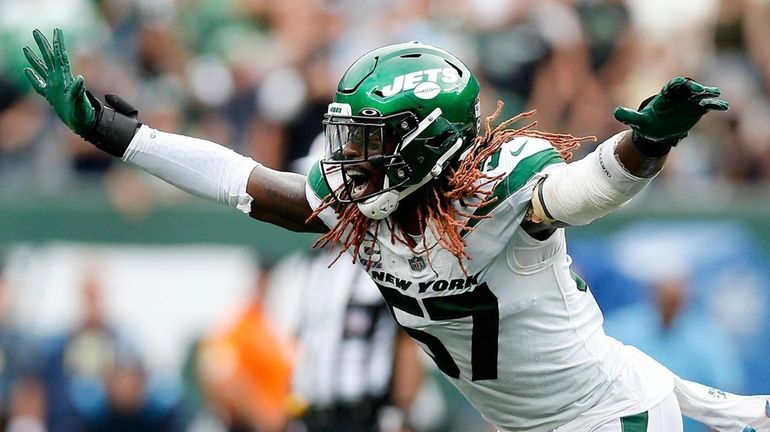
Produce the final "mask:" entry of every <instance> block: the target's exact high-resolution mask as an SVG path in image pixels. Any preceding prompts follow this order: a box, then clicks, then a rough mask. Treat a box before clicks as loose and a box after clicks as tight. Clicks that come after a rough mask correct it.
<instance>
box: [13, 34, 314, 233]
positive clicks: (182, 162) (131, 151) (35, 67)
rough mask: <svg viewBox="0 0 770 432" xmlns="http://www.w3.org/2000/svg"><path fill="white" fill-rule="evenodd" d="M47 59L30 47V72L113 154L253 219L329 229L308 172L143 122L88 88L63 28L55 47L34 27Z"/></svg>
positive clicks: (72, 124) (70, 122)
mask: <svg viewBox="0 0 770 432" xmlns="http://www.w3.org/2000/svg"><path fill="white" fill-rule="evenodd" d="M33 36H34V38H35V42H36V43H37V46H38V48H39V49H40V53H41V56H42V59H41V58H40V57H38V56H37V55H36V54H35V53H34V52H33V51H32V50H31V49H30V48H29V47H24V55H25V56H26V58H27V60H28V61H29V63H30V66H31V67H30V68H27V69H25V71H24V73H25V75H26V76H27V78H28V79H29V81H30V83H31V84H32V87H33V88H34V89H35V91H36V92H37V93H38V94H40V95H41V96H43V97H45V98H46V100H47V101H48V103H49V104H50V105H51V107H52V108H53V109H54V111H55V112H56V114H57V115H58V116H59V118H60V119H61V120H62V121H63V122H64V123H65V124H66V125H67V126H68V127H69V128H70V129H72V130H73V131H74V132H75V133H77V134H78V135H80V136H81V137H83V138H84V139H85V140H86V141H89V142H91V143H92V144H94V145H95V146H97V147H99V148H100V149H102V150H104V151H106V152H107V153H110V154H111V155H113V156H116V157H120V158H121V159H123V160H124V161H126V162H129V163H131V164H133V165H136V166H138V167H139V168H141V169H143V170H145V171H147V172H149V173H150V174H153V175H155V176H156V177H159V178H161V179H163V180H165V181H167V182H169V183H171V184H172V185H174V186H177V187H179V188H181V189H183V190H185V191H188V192H190V193H192V194H194V195H197V196H200V197H203V198H206V199H209V200H212V201H215V202H217V203H221V204H227V205H229V206H231V207H235V208H237V209H239V210H241V211H242V212H244V213H248V214H249V215H250V216H251V217H253V218H255V219H258V220H262V221H265V222H269V223H273V224H275V225H278V226H281V227H284V228H287V229H290V230H293V231H310V232H324V231H326V227H325V226H324V225H323V223H322V222H321V221H320V220H318V219H314V220H313V221H311V222H309V223H307V222H306V221H307V219H308V218H309V217H310V215H311V214H312V209H311V207H310V205H309V204H308V202H307V199H306V197H305V183H306V179H305V177H304V176H302V175H299V174H293V173H288V172H280V171H276V170H272V169H269V168H267V167H264V166H262V165H260V164H259V163H257V162H255V161H254V160H252V159H251V158H248V157H245V156H242V155H239V154H237V153H235V152H233V151H232V150H229V149H227V148H225V147H222V146H220V145H217V144H215V143H212V142H209V141H205V140H201V139H196V138H191V137H186V136H182V135H176V134H170V133H165V132H161V131H157V130H154V129H152V128H150V127H148V126H146V125H142V124H141V123H139V122H138V121H137V119H136V116H137V110H136V109H134V108H133V107H131V106H130V105H129V104H128V103H126V102H125V101H123V100H122V99H120V98H118V97H116V96H114V95H107V97H106V101H107V104H106V105H105V104H103V103H102V102H101V101H99V100H98V99H97V98H96V97H94V96H93V95H91V94H90V93H89V92H87V91H86V89H85V85H84V83H83V77H82V76H78V77H77V78H75V77H73V75H72V72H71V71H70V65H69V59H68V56H67V51H66V50H65V47H64V40H63V35H62V32H61V30H59V29H56V30H54V39H53V47H51V46H50V45H49V43H48V40H46V38H45V37H44V36H43V34H42V33H41V32H40V31H38V30H35V31H34V32H33Z"/></svg>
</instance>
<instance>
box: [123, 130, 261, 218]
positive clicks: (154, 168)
mask: <svg viewBox="0 0 770 432" xmlns="http://www.w3.org/2000/svg"><path fill="white" fill-rule="evenodd" d="M123 160H124V161H126V162H129V163H131V164H133V165H136V166H137V167H139V168H141V169H142V170H144V171H147V172H148V173H150V174H152V175H154V176H156V177H158V178H160V179H162V180H164V181H166V182H168V183H170V184H172V185H174V186H176V187H178V188H180V189H182V190H184V191H187V192H190V193H191V194H193V195H196V196H199V197H202V198H206V199H208V200H211V201H214V202H216V203H220V204H227V205H228V206H230V207H234V208H237V209H238V210H240V211H242V212H244V213H246V214H248V213H249V212H250V211H251V201H252V197H251V196H250V195H249V194H248V193H247V192H246V185H247V184H248V181H249V175H250V174H251V171H252V170H253V169H254V167H256V166H257V165H259V163H257V162H256V161H254V160H253V159H251V158H249V157H246V156H242V155H239V154H238V153H236V152H234V151H232V150H230V149H228V148H226V147H222V146H220V145H218V144H215V143H213V142H210V141H205V140H202V139H198V138H191V137H187V136H184V135H176V134H171V133H165V132H160V131H157V130H155V129H151V128H150V127H148V126H145V125H143V126H141V127H140V128H139V130H137V131H136V135H134V139H132V140H131V143H130V144H129V146H128V148H127V149H126V152H125V154H124V155H123Z"/></svg>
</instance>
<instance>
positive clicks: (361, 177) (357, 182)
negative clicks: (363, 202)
mask: <svg viewBox="0 0 770 432" xmlns="http://www.w3.org/2000/svg"><path fill="white" fill-rule="evenodd" d="M345 174H346V175H347V176H348V177H350V180H351V181H352V186H353V187H352V189H351V191H350V194H351V197H350V198H351V199H358V198H361V197H363V196H365V195H366V193H367V191H366V190H367V189H368V186H369V178H370V175H369V173H368V172H366V171H364V170H362V169H360V168H356V167H350V168H347V169H346V170H345Z"/></svg>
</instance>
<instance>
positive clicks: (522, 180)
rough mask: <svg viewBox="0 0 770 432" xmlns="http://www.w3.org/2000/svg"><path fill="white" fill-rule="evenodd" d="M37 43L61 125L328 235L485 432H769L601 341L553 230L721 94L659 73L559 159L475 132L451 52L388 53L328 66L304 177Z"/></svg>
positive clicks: (140, 163) (548, 148)
mask: <svg viewBox="0 0 770 432" xmlns="http://www.w3.org/2000/svg"><path fill="white" fill-rule="evenodd" d="M34 39H35V41H36V43H37V45H38V48H39V49H40V54H41V56H42V58H40V57H38V56H37V55H36V54H35V53H33V51H32V50H31V49H30V48H29V47H25V48H24V53H25V55H26V57H27V59H28V60H29V63H30V66H31V67H30V68H28V69H26V70H25V73H26V75H27V77H28V78H29V80H30V82H31V83H32V86H33V87H34V88H35V90H36V91H37V92H38V93H39V94H40V95H42V96H43V97H45V98H46V100H47V101H48V102H49V104H50V105H51V106H52V107H53V109H54V111H55V112H56V113H57V114H58V115H59V117H60V118H61V119H62V120H63V121H64V122H65V123H66V124H67V126H69V127H70V128H71V129H72V130H73V131H75V132H76V133H78V134H79V135H81V136H82V137H83V138H84V139H86V140H87V141H89V142H91V143H93V144H94V145H96V146H97V147H99V148H101V149H103V150H104V151H106V152H108V153H110V154H112V155H114V156H116V157H119V158H122V159H123V160H124V161H126V162H128V163H130V164H133V165H135V166H137V167H139V168H141V169H143V170H145V171H147V172H149V173H151V174H153V175H155V176H158V177H160V178H162V179H164V180H166V181H168V182H169V183H171V184H173V185H176V186H178V187H180V188H182V189H184V190H187V191H189V192H191V193H193V194H196V195H198V196H201V197H204V198H207V199H210V200H213V201H215V202H218V203H223V204H227V205H230V206H232V207H235V208H237V209H239V210H241V211H242V212H244V213H247V214H249V215H250V216H251V217H253V218H255V219H258V220H262V221H266V222H270V223H273V224H276V225H279V226H282V227H285V228H288V229H291V230H296V231H314V232H318V233H323V235H322V237H320V239H319V241H318V243H317V245H319V246H324V245H327V244H331V243H338V244H341V245H342V246H343V247H344V249H345V250H347V251H348V252H349V253H350V254H352V256H353V260H355V261H356V262H358V263H360V265H362V266H363V267H364V268H365V269H366V271H367V272H368V273H369V275H370V276H371V277H372V279H373V280H374V282H375V283H376V284H377V286H378V288H379V290H380V292H381V293H382V295H383V297H384V298H385V300H386V302H387V304H388V306H389V308H390V311H391V313H392V315H393V317H394V318H395V319H396V321H397V322H398V323H399V325H400V326H401V327H402V328H403V329H404V330H405V331H406V332H407V333H408V334H409V335H410V336H411V337H412V338H414V339H415V340H416V341H417V342H418V343H419V344H420V345H421V347H422V348H423V349H424V350H425V351H426V352H427V353H428V354H429V355H430V356H431V357H432V358H433V359H434V360H435V362H436V365H437V366H438V368H439V369H440V370H441V371H442V372H443V374H444V375H446V377H447V379H448V380H450V381H451V382H452V384H454V385H455V386H456V387H457V388H458V389H459V390H460V391H461V392H462V393H463V394H464V395H465V396H466V397H467V398H468V400H469V401H470V402H471V403H472V404H473V405H474V406H475V407H476V408H477V409H478V410H479V411H480V412H481V413H482V415H483V416H484V417H485V418H486V419H487V420H488V421H489V422H491V423H492V424H494V425H495V426H496V427H497V428H498V429H499V430H500V431H507V432H513V431H529V432H538V431H554V430H555V431H560V432H564V431H602V432H609V431H621V430H622V431H625V432H634V431H650V432H653V431H661V432H672V431H681V430H682V419H681V414H682V412H681V410H680V400H681V401H684V402H686V403H682V405H681V408H682V409H684V414H686V415H687V414H690V415H693V416H694V417H695V418H696V419H700V420H703V421H706V422H707V423H708V424H709V425H711V426H712V427H715V428H717V429H719V430H724V431H733V430H736V431H738V430H742V429H743V428H744V427H746V426H749V425H750V426H753V427H754V428H765V429H762V430H768V429H767V427H768V424H767V418H766V413H765V410H764V407H765V405H764V398H763V397H759V396H757V397H749V398H747V399H740V400H738V401H737V402H735V403H734V404H719V403H709V402H710V401H709V398H710V397H712V396H709V394H708V392H706V393H705V394H704V393H703V392H701V391H687V390H688V389H689V390H693V389H692V388H690V387H688V384H687V383H686V382H684V381H681V380H676V379H675V377H674V375H673V374H672V373H671V372H670V371H668V370H667V369H666V368H664V367H663V366H661V365H660V364H659V363H657V362H656V361H654V360H653V359H651V358H650V357H648V356H646V355H645V354H643V353H642V352H640V351H638V350H637V349H635V348H633V347H630V346H626V345H623V344H622V343H620V342H618V341H616V340H614V339H612V338H610V337H608V336H606V335H605V334H604V331H603V329H602V315H601V312H600V310H599V307H598V306H597V304H596V301H595V300H594V298H593V296H592V294H591V292H590V290H589V289H588V288H587V286H586V283H585V282H584V281H583V280H582V279H581V278H580V277H579V276H578V275H576V274H575V273H574V272H572V271H571V270H570V264H571V259H570V257H569V255H567V252H566V245H565V236H564V227H567V226H576V225H584V224H587V223H589V222H591V221H592V220H594V219H596V218H598V217H601V216H603V215H605V214H607V213H608V212H610V211H611V210H613V209H615V208H617V207H618V206H620V205H622V204H624V203H626V202H627V201H628V200H630V199H631V198H632V197H633V196H634V195H635V194H636V193H638V192H639V191H640V190H641V189H642V188H644V186H645V185H647V184H648V183H649V182H650V181H651V180H652V179H653V178H654V177H655V176H656V174H658V172H660V170H661V168H662V167H663V164H664V161H665V160H666V156H667V154H668V153H669V151H670V150H671V149H672V148H673V147H674V146H675V145H676V144H677V143H678V142H679V141H680V140H681V139H682V138H684V137H685V136H686V135H687V132H688V131H689V130H690V128H692V127H693V126H694V125H695V124H696V123H697V122H698V120H699V119H700V118H701V116H703V115H704V114H706V113H707V112H709V111H712V110H716V111H724V110H726V109H727V108H728V104H727V102H725V101H723V100H720V99H718V96H719V94H720V91H719V89H718V88H716V87H706V86H703V85H701V84H699V83H697V82H695V81H693V80H691V79H688V78H683V77H677V78H674V79H672V80H671V81H670V82H669V83H668V84H666V85H665V87H663V89H662V90H661V92H660V93H658V94H657V95H655V96H653V97H650V98H649V99H647V100H645V101H644V102H643V103H642V106H641V107H640V109H639V110H631V109H627V108H618V109H617V110H616V111H615V113H614V115H615V117H616V118H617V119H618V120H619V121H621V122H623V123H625V124H627V125H628V126H630V130H627V131H624V132H621V133H619V134H617V135H615V136H613V137H611V138H609V139H607V140H606V141H604V142H603V143H602V144H601V145H599V146H598V148H597V149H596V150H595V151H593V152H592V153H590V154H588V155H587V156H586V157H584V158H582V159H580V160H577V161H574V162H571V163H566V162H565V161H566V160H568V159H569V158H570V156H571V150H573V149H574V148H575V147H576V146H577V145H578V143H579V141H580V139H578V138H574V137H571V136H568V135H559V134H550V133H544V132H539V131H536V130H534V129H532V127H530V126H527V127H523V128H520V129H516V128H513V127H512V126H511V125H512V124H513V121H514V120H517V119H519V118H520V117H527V116H529V115H530V113H525V114H524V115H522V116H520V117H518V118H515V119H511V120H508V121H505V122H503V123H502V124H500V125H499V126H497V127H495V128H493V127H492V126H491V121H492V119H491V117H490V118H487V119H486V121H484V122H483V124H482V118H481V113H480V109H479V101H478V96H479V83H478V81H477V80H476V78H475V77H474V75H473V73H471V71H470V70H468V68H467V67H466V66H465V65H464V64H463V63H462V62H461V61H460V60H458V59H457V58H456V57H454V56H453V55H451V54H449V53H448V52H446V51H444V50H442V49H439V48H436V47H433V46H430V45H425V44H421V43H417V42H412V43H404V44H397V45H389V46H385V47H382V48H378V49H375V50H373V51H371V52H369V53H367V54H365V55H364V56H362V57H361V58H359V59H358V60H357V61H356V62H355V63H353V64H352V65H351V66H350V68H349V69H348V70H347V71H346V72H345V74H344V75H343V77H342V79H341V80H340V82H339V85H338V87H337V92H336V96H335V98H334V101H333V102H332V103H331V104H330V105H329V108H328V111H327V114H326V115H325V118H324V120H323V123H324V128H325V134H326V147H327V148H326V155H325V157H324V158H323V159H322V160H321V161H319V163H317V164H316V165H315V166H314V167H313V169H312V170H311V171H310V172H309V174H308V176H307V177H305V176H302V175H296V174H289V173H284V172H278V171H275V170H272V169H268V168H266V167H264V166H261V165H260V164H259V163H258V162H255V161H253V160H252V159H250V158H248V157H244V156H241V155H238V154H236V153H234V152H232V151H231V150H228V149H225V148H224V147H221V146H219V145H217V144H214V143H211V142H207V141H203V140H199V139H195V138H190V137H186V136H181V135H175V134H170V133H165V132H162V131H158V130H154V129H152V128H151V127H150V126H147V125H143V124H141V123H140V122H139V121H138V120H137V110H136V109H134V108H133V107H131V106H130V105H128V104H127V103H126V102H124V101H123V100H122V99H120V98H118V97H117V96H114V95H107V96H106V97H105V99H106V104H105V103H102V102H101V101H100V100H98V99H97V98H96V97H94V96H93V95H92V94H90V93H89V92H87V91H86V90H85V86H84V83H83V77H82V76H78V77H73V75H72V73H71V71H70V66H69V61H68V58H67V53H66V50H65V48H64V41H63V36H62V32H61V31H60V30H55V31H54V38H53V47H51V46H49V44H48V41H47V40H46V39H45V37H44V36H43V35H42V34H41V33H40V32H39V31H35V32H34ZM498 111H499V109H498ZM675 389H676V390H675ZM682 389H684V391H683V390H682ZM696 390H698V389H696ZM714 394H716V393H714ZM678 397H679V398H680V399H678ZM738 406H740V407H741V409H737V407H738ZM704 407H706V408H704ZM744 408H746V409H744ZM688 410H690V411H688Z"/></svg>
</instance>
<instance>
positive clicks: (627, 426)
mask: <svg viewBox="0 0 770 432" xmlns="http://www.w3.org/2000/svg"><path fill="white" fill-rule="evenodd" d="M648 420H649V416H648V415H647V412H643V413H641V414H636V415H632V416H628V417H621V418H620V424H621V426H622V431H623V432H647V422H648Z"/></svg>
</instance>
